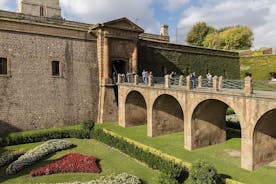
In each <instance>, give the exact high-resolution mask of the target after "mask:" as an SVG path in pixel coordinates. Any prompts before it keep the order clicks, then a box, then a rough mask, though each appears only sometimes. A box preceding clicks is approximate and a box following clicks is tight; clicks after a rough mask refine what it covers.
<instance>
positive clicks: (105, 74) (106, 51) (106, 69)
mask: <svg viewBox="0 0 276 184" xmlns="http://www.w3.org/2000/svg"><path fill="white" fill-rule="evenodd" d="M108 79H109V46H108V38H106V37H105V38H104V45H103V84H108Z"/></svg>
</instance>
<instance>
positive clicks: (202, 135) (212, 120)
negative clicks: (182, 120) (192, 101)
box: [191, 99, 239, 149]
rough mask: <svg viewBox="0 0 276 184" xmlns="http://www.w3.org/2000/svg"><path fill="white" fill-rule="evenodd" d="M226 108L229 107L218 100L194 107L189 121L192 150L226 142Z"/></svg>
mask: <svg viewBox="0 0 276 184" xmlns="http://www.w3.org/2000/svg"><path fill="white" fill-rule="evenodd" d="M228 107H231V106H229V105H228V104H227V103H225V102H223V101H221V100H218V99H206V100H204V101H201V102H200V103H199V104H198V105H197V106H196V107H195V109H194V110H193V111H192V112H193V113H192V119H191V123H192V124H191V126H192V147H193V149H195V148H201V147H205V146H209V145H214V144H218V143H222V142H224V141H225V140H226V110H227V108H228ZM231 108H232V107H231ZM233 110H234V111H235V109H233ZM235 112H236V111H235ZM238 117H239V116H238Z"/></svg>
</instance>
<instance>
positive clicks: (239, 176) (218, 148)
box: [103, 124, 276, 184]
mask: <svg viewBox="0 0 276 184" xmlns="http://www.w3.org/2000/svg"><path fill="white" fill-rule="evenodd" d="M103 127H105V128H106V129H108V130H111V131H113V132H115V133H117V134H120V135H122V136H125V137H128V138H130V139H133V140H135V141H138V142H141V143H143V144H146V145H148V146H151V147H153V148H156V149H159V150H161V151H163V152H165V153H168V154H170V155H172V156H175V157H177V158H180V159H182V160H183V161H187V162H194V161H196V160H199V159H205V160H208V161H210V162H212V163H213V164H214V165H215V166H216V168H217V169H218V171H219V173H221V174H227V175H229V176H231V177H232V178H233V179H235V180H238V181H241V182H244V183H250V184H251V183H252V184H261V183H272V182H273V181H276V169H275V168H270V167H263V168H261V169H259V170H257V171H255V172H250V171H246V170H244V169H241V168H240V157H233V156H230V155H229V153H228V152H226V150H236V151H240V148H241V143H240V139H239V138H233V139H230V140H228V141H226V142H225V143H222V144H218V145H214V146H209V147H206V148H201V149H197V150H194V151H187V150H185V149H184V136H183V133H182V132H181V133H175V134H170V135H166V136H160V137H154V138H150V137H147V136H146V126H145V125H143V126H138V127H131V128H122V127H119V126H117V125H114V124H104V125H103Z"/></svg>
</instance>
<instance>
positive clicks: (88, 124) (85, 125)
mask: <svg viewBox="0 0 276 184" xmlns="http://www.w3.org/2000/svg"><path fill="white" fill-rule="evenodd" d="M81 124H82V129H83V131H84V136H83V137H84V138H87V139H90V135H91V131H92V130H93V128H94V125H95V122H94V121H92V120H84V121H82V123H81Z"/></svg>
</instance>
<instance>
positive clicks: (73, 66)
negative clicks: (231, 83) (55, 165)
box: [0, 0, 239, 133]
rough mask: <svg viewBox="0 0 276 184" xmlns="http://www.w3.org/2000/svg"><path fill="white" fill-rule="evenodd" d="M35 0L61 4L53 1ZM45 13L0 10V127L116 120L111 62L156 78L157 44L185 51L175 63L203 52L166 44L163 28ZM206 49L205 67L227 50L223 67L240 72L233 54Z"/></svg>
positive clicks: (3, 129)
mask: <svg viewBox="0 0 276 184" xmlns="http://www.w3.org/2000/svg"><path fill="white" fill-rule="evenodd" d="M19 2H21V1H19ZM22 2H28V3H29V4H32V3H31V2H32V1H31V0H29V1H24V0H23V1H22ZM35 2H36V3H37V4H38V5H41V4H43V3H44V4H46V5H47V6H49V7H50V6H55V7H56V8H57V7H59V4H58V1H49V2H48V1H47V3H45V2H46V0H41V1H35ZM33 3H34V2H33ZM51 3H54V4H51ZM47 9H48V8H47ZM37 11H39V10H36V12H37ZM47 15H48V17H47V16H36V14H32V12H30V11H29V10H27V9H26V10H25V11H23V9H21V13H13V12H7V11H0V25H1V26H0V46H1V47H0V48H1V49H0V59H1V58H3V59H4V60H6V61H7V74H2V75H0V86H1V87H0V126H1V129H0V133H6V132H9V131H19V130H29V129H41V128H49V127H61V126H64V125H71V124H78V123H79V122H80V121H82V120H84V119H93V120H101V121H99V122H100V123H103V122H113V121H117V114H118V106H117V105H118V104H117V103H116V98H118V97H116V85H114V84H112V79H111V77H112V69H113V66H112V62H114V61H116V60H123V61H124V62H125V72H126V71H131V72H140V71H139V70H141V69H142V68H146V69H148V70H151V71H153V72H154V75H156V76H161V75H162V74H163V73H162V72H163V71H161V70H160V69H158V70H155V69H156V68H161V67H162V66H163V63H162V62H163V60H160V58H158V57H155V55H156V54H157V55H158V54H159V53H158V52H159V51H158V49H161V50H164V51H166V53H168V55H174V54H175V53H178V52H179V50H181V52H184V53H186V54H187V55H185V57H182V58H181V59H179V60H177V61H178V62H179V63H182V62H184V63H185V62H186V61H190V62H192V61H195V60H197V59H200V58H198V55H200V56H202V58H203V57H205V56H208V54H204V52H206V51H205V50H204V49H203V48H196V52H194V51H195V48H193V47H189V46H183V45H175V44H170V43H169V36H168V32H167V30H166V29H167V27H166V26H163V27H162V31H161V34H160V35H155V34H148V33H143V32H144V30H143V29H142V28H140V27H139V26H137V25H136V24H134V23H133V22H131V21H129V20H128V19H126V18H122V19H118V20H114V21H110V22H107V23H103V24H97V25H93V24H85V23H79V22H73V21H67V20H64V19H63V18H61V17H58V16H49V14H47ZM164 28H165V29H164ZM119 48H122V49H119ZM208 51H209V52H212V57H213V59H212V60H204V59H203V60H202V61H203V62H205V64H206V65H208V66H214V67H215V64H212V63H213V62H214V61H215V60H216V59H222V58H224V56H226V58H229V63H230V62H232V61H235V62H233V63H234V65H233V63H232V68H231V66H229V65H226V67H228V68H229V69H230V68H231V70H235V72H237V73H238V72H239V63H238V62H236V59H237V56H236V53H231V52H224V51H214V50H213V51H212V50H208ZM138 56H139V59H137V58H138ZM216 56H217V57H216ZM53 61H57V62H58V63H59V66H58V70H59V75H58V76H53ZM166 63H167V64H168V65H169V66H170V65H172V66H174V69H175V71H182V70H184V69H185V68H183V67H184V65H182V64H175V58H174V57H167V58H166ZM137 69H139V70H138V71H137ZM168 69H170V67H168Z"/></svg>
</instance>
